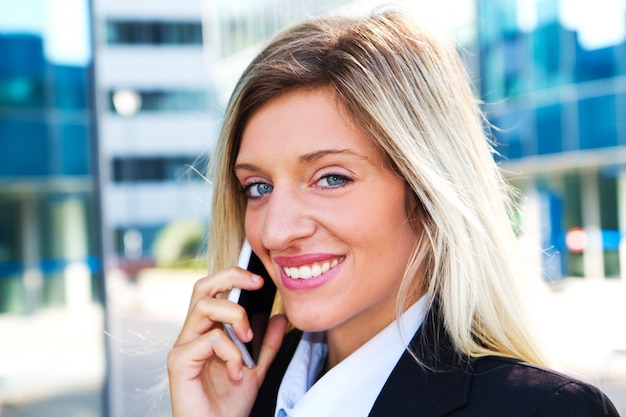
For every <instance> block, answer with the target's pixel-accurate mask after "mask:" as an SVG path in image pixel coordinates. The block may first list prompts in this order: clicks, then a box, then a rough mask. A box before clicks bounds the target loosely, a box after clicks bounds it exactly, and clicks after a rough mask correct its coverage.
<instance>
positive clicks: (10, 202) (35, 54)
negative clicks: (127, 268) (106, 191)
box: [0, 0, 105, 416]
mask: <svg viewBox="0 0 626 417" xmlns="http://www.w3.org/2000/svg"><path fill="white" fill-rule="evenodd" d="M89 22H90V12H89V4H88V1H87V0H24V1H19V2H17V1H12V2H8V1H5V2H1V3H0V57H1V58H0V214H1V215H0V334H1V335H2V336H1V339H2V342H1V343H0V414H2V415H3V416H5V415H6V416H11V415H14V414H12V413H15V412H17V413H18V414H15V415H22V414H19V413H20V412H21V411H20V407H21V405H20V404H21V402H20V401H21V400H20V399H21V398H29V399H30V400H31V401H34V402H37V401H40V400H41V401H44V400H46V399H48V398H50V397H51V396H54V395H61V394H62V393H65V390H66V388H67V389H68V390H69V389H70V387H74V388H72V389H75V388H76V386H81V387H86V386H87V387H90V388H91V389H92V392H93V393H94V395H95V398H96V401H100V398H99V394H98V393H99V391H100V390H101V389H102V386H103V381H104V369H105V366H104V359H103V356H104V355H103V352H104V347H103V345H104V343H103V308H102V300H103V292H102V279H101V275H100V270H101V268H100V266H101V265H100V264H101V261H100V256H99V241H100V239H99V236H100V232H99V226H98V224H99V222H98V218H97V213H98V198H97V186H96V182H97V175H96V168H95V167H96V164H95V161H96V160H95V158H96V156H95V153H94V149H95V143H96V142H95V134H94V132H95V126H94V111H93V105H92V89H93V81H92V48H91V29H90V23H89ZM47 335H48V336H50V337H49V338H47V337H46V336H47ZM42 337H43V338H42ZM92 347H93V349H92ZM83 360H84V362H83ZM70 369H74V370H73V371H70ZM81 389H82V388H81ZM100 408H101V407H100V406H99V405H96V410H98V411H99V410H100ZM49 411H50V412H51V413H52V410H49ZM44 414H46V413H45V412H44ZM25 415H26V414H25ZM81 415H92V414H81ZM96 415H99V414H96Z"/></svg>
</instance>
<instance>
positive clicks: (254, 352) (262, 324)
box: [224, 241, 276, 368]
mask: <svg viewBox="0 0 626 417" xmlns="http://www.w3.org/2000/svg"><path fill="white" fill-rule="evenodd" d="M246 259H247V260H246ZM244 264H245V265H244ZM238 266H239V267H241V268H245V269H247V270H248V271H250V272H254V273H255V274H257V275H260V276H261V277H263V287H261V288H260V289H258V290H255V291H247V290H241V289H239V288H233V289H232V290H231V291H230V293H229V294H228V299H229V300H231V301H233V302H237V303H238V304H240V305H241V306H242V307H243V308H244V309H245V310H246V313H247V314H248V319H249V320H250V326H251V327H252V331H253V332H254V339H252V341H251V342H250V343H242V342H241V341H240V340H239V339H238V338H237V337H236V336H235V333H234V331H233V330H232V327H231V326H230V325H228V324H225V325H224V328H225V330H226V332H227V333H228V335H229V336H230V338H231V339H232V340H233V342H235V344H236V345H237V347H238V348H239V350H241V353H242V355H243V359H244V363H245V364H246V366H248V367H251V368H252V367H254V366H255V364H256V361H257V359H258V354H259V352H260V350H261V345H262V343H263V338H264V337H265V331H266V330H267V324H268V322H269V318H270V312H271V311H272V306H273V304H274V298H275V296H276V286H275V285H274V282H273V281H272V279H271V278H270V276H269V274H268V273H267V271H266V270H265V267H264V266H263V263H262V262H261V260H260V259H259V258H258V256H257V255H256V254H255V253H254V252H252V250H251V249H250V246H249V244H248V243H247V241H246V242H244V246H243V248H242V251H241V256H240V259H239V262H238Z"/></svg>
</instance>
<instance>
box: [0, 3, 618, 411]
mask: <svg viewBox="0 0 626 417" xmlns="http://www.w3.org/2000/svg"><path fill="white" fill-rule="evenodd" d="M378 3H383V2H381V1H347V0H343V1H342V0H298V1H295V0H293V1H292V0H259V1H252V0H229V1H227V2H226V1H218V0H177V1H175V2H174V1H170V0H151V1H143V0H20V1H15V0H0V416H2V417H17V416H29V417H30V416H45V417H55V416H63V417H109V416H112V417H127V416H133V417H141V416H169V415H170V411H169V402H168V401H169V400H168V397H167V385H166V379H165V376H166V375H165V356H166V354H167V351H168V349H169V347H170V346H171V343H172V342H173V339H174V338H175V337H176V335H177V333H178V330H179V328H180V326H181V323H182V320H183V318H184V314H185V311H186V306H187V302H188V299H189V296H190V294H191V286H192V285H193V282H194V281H195V280H196V279H197V278H199V277H201V276H202V275H203V273H204V272H203V271H204V270H205V265H204V264H203V262H204V260H203V256H202V253H203V252H204V251H205V250H206V248H205V241H206V231H207V225H208V221H209V201H210V195H211V190H210V186H209V184H207V182H206V181H205V180H204V178H203V172H204V170H205V166H206V163H207V161H208V160H209V159H210V157H211V150H212V146H213V144H214V141H215V139H216V135H217V132H218V130H219V126H220V119H221V116H222V113H223V110H224V107H225V104H226V101H227V99H228V97H229V95H230V92H231V91H232V88H233V86H234V83H235V81H236V79H237V78H238V76H239V74H241V72H242V70H243V68H244V66H245V65H246V64H247V63H248V61H249V60H250V59H251V58H252V57H253V56H254V54H255V53H256V52H257V51H258V50H259V48H260V47H261V46H262V44H263V42H264V41H265V40H267V39H268V38H269V37H270V36H272V35H273V34H275V33H276V32H277V31H278V30H280V29H282V28H284V27H286V26H287V25H290V24H293V23H296V22H298V21H301V20H303V19H306V18H309V17H313V16H317V15H320V14H327V13H335V14H353V13H360V14H362V13H365V12H367V11H369V10H371V9H372V8H373V7H375V6H376V5H377V4H378ZM384 3H387V2H384ZM399 3H401V4H403V5H404V7H405V8H408V9H410V10H411V11H412V12H414V13H415V15H416V17H417V18H418V19H419V20H422V21H423V22H425V23H426V24H427V25H428V26H430V27H431V28H433V29H435V30H436V31H440V32H442V33H444V34H445V35H446V36H449V37H450V38H452V39H453V40H454V41H455V42H457V43H458V45H459V50H460V51H461V53H462V56H463V58H464V59H465V61H466V63H467V68H468V71H469V73H470V74H471V77H472V79H473V81H474V83H475V87H476V94H477V96H478V97H480V99H481V100H482V101H483V102H484V110H485V112H486V114H487V116H488V119H489V121H490V122H491V123H492V124H493V125H494V129H493V135H494V139H495V140H496V142H497V150H498V152H499V154H498V155H496V156H495V157H496V158H497V160H498V162H499V163H500V164H501V166H502V167H503V169H504V170H505V171H506V173H507V175H508V177H509V180H510V181H511V182H512V183H513V184H514V185H515V186H516V187H517V188H518V189H519V190H520V192H521V193H520V203H521V207H522V209H521V210H520V212H519V213H518V216H517V218H516V219H515V221H516V224H517V225H518V226H519V238H520V240H522V241H523V243H524V247H525V248H526V249H527V253H526V254H525V256H527V258H528V260H529V262H530V263H531V264H532V265H533V269H534V271H536V273H535V274H534V275H533V276H529V277H528V280H529V281H530V282H531V283H532V284H533V287H534V289H535V291H534V293H533V297H534V299H533V302H534V304H535V306H536V310H537V312H538V314H537V319H538V322H539V324H540V328H541V331H542V332H543V334H544V340H545V342H546V348H547V349H549V350H550V351H551V353H553V355H554V357H555V358H556V359H557V360H558V365H559V366H560V368H561V369H562V370H564V371H565V372H568V373H570V374H572V375H575V376H577V377H579V378H582V379H585V380H588V381H590V382H592V383H594V384H596V385H598V386H600V387H601V388H602V389H604V390H605V391H606V392H607V394H608V395H609V397H610V398H611V399H612V400H613V401H614V402H615V403H616V405H617V406H618V408H619V410H620V412H621V413H622V414H623V415H626V331H625V329H626V252H625V251H626V249H625V247H624V245H623V244H622V241H623V236H624V231H625V230H626V0H595V1H593V2H581V1H578V0H442V1H438V2H432V1H427V0H418V1H412V2H411V1H405V2H399Z"/></svg>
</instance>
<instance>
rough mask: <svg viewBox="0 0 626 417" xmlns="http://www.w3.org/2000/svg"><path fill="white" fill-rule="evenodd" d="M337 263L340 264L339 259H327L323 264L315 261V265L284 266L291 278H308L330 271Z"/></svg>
mask: <svg viewBox="0 0 626 417" xmlns="http://www.w3.org/2000/svg"><path fill="white" fill-rule="evenodd" d="M337 265H339V259H334V260H333V261H332V262H328V261H326V262H324V263H323V264H321V265H320V264H317V263H315V264H313V265H304V266H301V267H296V266H292V267H285V268H283V270H284V271H285V274H287V276H288V277H290V278H294V279H308V278H314V277H318V276H320V275H322V274H323V273H326V272H328V271H330V270H331V269H332V268H334V267H336V266H337Z"/></svg>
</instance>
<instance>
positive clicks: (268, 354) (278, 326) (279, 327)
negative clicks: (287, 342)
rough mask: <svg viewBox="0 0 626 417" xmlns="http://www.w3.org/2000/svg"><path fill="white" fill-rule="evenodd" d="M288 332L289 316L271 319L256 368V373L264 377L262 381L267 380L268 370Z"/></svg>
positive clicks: (278, 316) (280, 315)
mask: <svg viewBox="0 0 626 417" xmlns="http://www.w3.org/2000/svg"><path fill="white" fill-rule="evenodd" d="M286 330H287V316H285V315H284V314H276V315H274V316H272V317H271V318H270V321H269V323H268V325H267V331H266V332H265V338H264V339H263V345H262V346H261V352H260V354H259V360H258V361H257V366H256V371H257V372H258V373H259V375H260V376H261V377H262V378H261V380H263V378H265V374H266V373H267V370H268V369H269V367H270V365H271V364H272V361H273V360H274V358H275V357H276V354H277V353H278V350H279V349H280V345H281V344H282V343H283V339H284V337H285V331H286Z"/></svg>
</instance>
